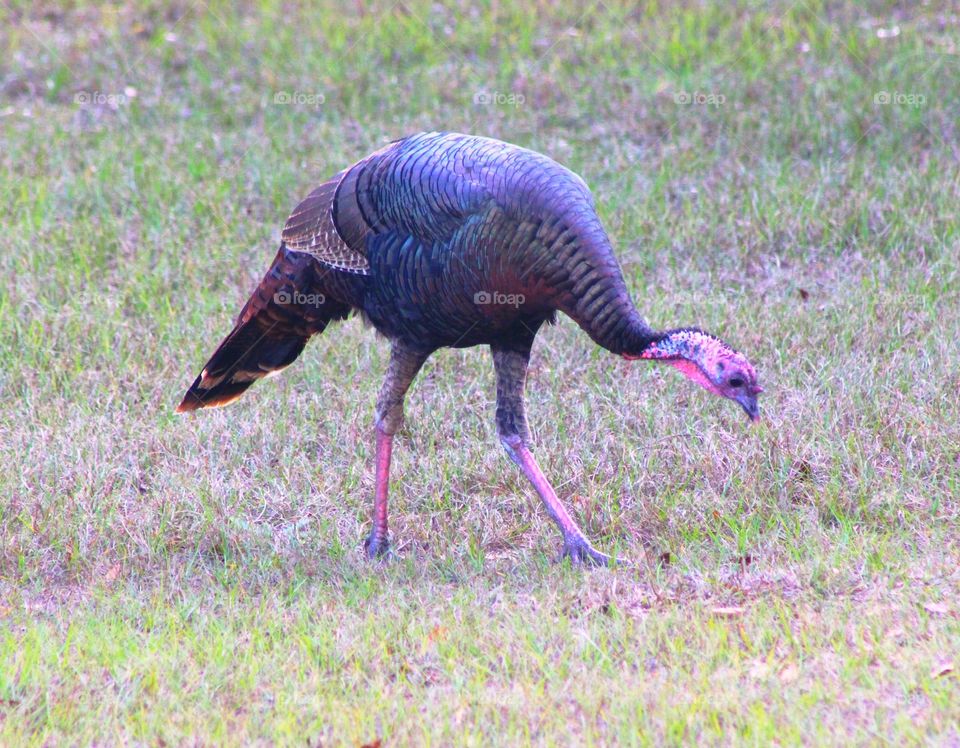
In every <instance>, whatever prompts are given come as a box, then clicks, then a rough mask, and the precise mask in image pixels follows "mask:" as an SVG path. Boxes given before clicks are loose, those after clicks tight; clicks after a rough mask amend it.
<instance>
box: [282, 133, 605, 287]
mask: <svg viewBox="0 0 960 748" xmlns="http://www.w3.org/2000/svg"><path fill="white" fill-rule="evenodd" d="M592 206H593V202H592V197H591V196H590V191H589V190H588V189H587V186H586V184H584V183H583V180H581V179H580V178H579V177H577V176H576V175H575V174H573V173H572V172H570V171H568V170H567V169H565V168H563V167H562V166H560V165H559V164H557V163H556V162H554V161H551V160H550V159H548V158H547V157H546V156H543V155H541V154H539V153H534V152H533V151H528V150H526V149H523V148H518V147H517V146H513V145H509V144H507V143H503V142H500V141H498V140H492V139H489V138H480V137H475V136H470V135H461V134H457V133H435V132H431V133H419V134H416V135H411V136H409V137H407V138H404V139H402V140H398V141H396V142H394V143H390V144H389V145H387V146H385V147H384V148H381V149H380V150H379V151H376V152H375V153H373V154H371V155H370V156H368V157H367V158H365V159H363V160H362V161H359V162H358V163H356V164H354V165H353V166H351V167H350V168H349V169H347V170H346V171H344V172H341V173H340V174H338V175H337V176H336V177H335V178H334V179H332V180H330V181H329V182H326V183H325V184H323V185H321V186H320V187H318V188H317V189H316V190H315V191H314V192H313V193H311V194H310V195H309V196H308V197H307V198H306V199H305V200H304V201H303V202H302V203H301V204H300V205H299V206H297V208H296V210H294V212H293V214H292V215H291V216H290V218H289V219H288V220H287V225H286V227H285V228H284V231H283V240H284V242H286V244H287V246H288V247H290V248H291V249H295V250H299V251H303V252H309V253H310V254H312V255H313V256H314V257H315V258H316V259H317V260H319V261H320V262H322V263H324V264H326V265H329V266H331V267H334V268H337V269H340V270H346V271H348V272H354V273H361V274H367V273H369V272H370V265H369V262H368V259H367V257H368V243H369V242H370V241H371V237H372V236H380V235H385V234H391V235H396V236H400V237H409V238H410V239H411V240H413V241H412V242H411V246H413V245H414V244H418V245H421V246H432V247H434V248H438V247H446V248H447V249H448V251H453V250H454V248H455V247H457V246H458V244H457V242H456V241H454V237H455V236H457V235H458V232H461V233H462V229H463V228H464V227H465V226H466V225H468V224H470V223H475V222H478V221H480V222H484V221H487V220H490V219H492V217H494V216H499V219H498V220H499V221H500V223H503V224H504V225H503V226H497V227H495V230H496V231H497V233H500V230H501V229H507V228H510V229H517V228H518V227H520V226H530V225H532V226H533V227H535V230H536V231H538V232H540V233H543V234H544V235H545V236H546V235H552V234H559V233H563V231H564V230H565V228H566V226H567V225H569V224H570V223H571V222H574V221H576V219H578V218H581V219H582V218H583V217H584V214H585V213H586V214H588V215H589V216H592V215H593V207H592ZM490 230H494V229H490Z"/></svg>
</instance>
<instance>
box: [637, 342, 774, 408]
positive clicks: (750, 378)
mask: <svg viewBox="0 0 960 748" xmlns="http://www.w3.org/2000/svg"><path fill="white" fill-rule="evenodd" d="M631 358H642V359H650V360H654V361H663V362H664V363H667V364H670V365H671V366H673V367H674V368H675V369H677V370H678V371H680V372H681V373H682V374H683V375H684V376H685V377H687V379H692V380H693V381H694V382H696V383H697V384H699V385H700V386H701V387H703V388H704V389H707V390H709V391H710V392H712V393H713V394H714V395H720V396H721V397H726V398H729V399H730V400H735V401H736V402H738V403H739V404H740V406H741V407H742V408H743V409H744V411H746V413H747V415H748V416H749V417H750V419H751V420H754V421H758V420H760V407H759V406H758V405H757V395H759V394H760V393H761V392H763V388H762V387H761V386H760V385H758V384H757V373H756V371H755V370H754V368H753V365H752V364H751V363H750V362H749V361H748V360H747V357H746V356H744V355H743V354H742V353H740V352H739V351H737V350H735V349H733V348H731V347H730V346H729V345H727V344H726V343H724V342H723V341H722V340H720V338H717V337H714V336H713V335H710V334H709V333H705V332H703V331H702V330H698V329H696V328H693V327H686V328H682V329H680V330H671V331H669V332H665V333H663V334H662V336H660V337H658V338H657V339H655V340H653V341H652V342H651V343H650V344H649V345H648V346H647V347H646V348H645V349H644V350H643V351H642V352H641V353H640V355H639V356H636V357H631Z"/></svg>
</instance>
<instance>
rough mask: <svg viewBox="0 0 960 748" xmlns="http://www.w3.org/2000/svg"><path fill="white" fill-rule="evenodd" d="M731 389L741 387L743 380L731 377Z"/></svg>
mask: <svg viewBox="0 0 960 748" xmlns="http://www.w3.org/2000/svg"><path fill="white" fill-rule="evenodd" d="M730 386H731V387H743V380H742V379H741V378H740V377H733V378H732V379H731V380H730Z"/></svg>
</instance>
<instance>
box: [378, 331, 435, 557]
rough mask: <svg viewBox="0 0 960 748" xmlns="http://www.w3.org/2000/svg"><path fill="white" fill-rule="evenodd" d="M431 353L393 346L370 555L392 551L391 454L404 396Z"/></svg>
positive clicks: (381, 407)
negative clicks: (389, 508) (389, 507)
mask: <svg viewBox="0 0 960 748" xmlns="http://www.w3.org/2000/svg"><path fill="white" fill-rule="evenodd" d="M429 355H430V354H429V353H423V352H422V351H417V350H414V349H412V348H409V347H407V346H405V345H403V344H402V343H394V344H393V347H392V348H391V349H390V364H389V365H388V367H387V375H386V377H384V380H383V386H382V387H381V388H380V395H379V396H378V397H377V419H376V426H375V432H376V445H377V458H376V460H377V462H376V478H375V488H374V494H373V528H372V529H371V530H370V534H369V535H368V536H367V538H366V540H365V541H364V543H363V547H364V550H365V551H366V553H367V557H368V558H377V557H378V556H384V555H386V554H387V553H388V552H389V550H390V541H389V534H388V532H387V493H388V487H389V483H390V456H391V454H392V452H393V435H394V434H395V433H396V432H397V429H399V428H400V425H401V424H402V423H403V399H404V397H405V396H406V394H407V390H408V389H410V385H411V383H412V382H413V379H414V377H416V376H417V372H418V371H420V367H421V366H423V362H424V361H426V360H427V356H429Z"/></svg>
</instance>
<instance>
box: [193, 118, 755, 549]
mask: <svg viewBox="0 0 960 748" xmlns="http://www.w3.org/2000/svg"><path fill="white" fill-rule="evenodd" d="M351 311H359V312H360V313H361V314H362V315H363V316H364V317H366V318H367V319H368V320H369V321H370V322H371V323H372V324H373V326H374V327H375V328H376V329H377V330H379V331H380V332H381V333H383V334H384V335H385V336H386V337H387V338H389V340H390V341H391V344H392V348H391V354H390V363H389V365H388V369H387V374H386V378H385V380H384V382H383V386H382V388H381V390H380V395H379V397H378V398H377V406H376V421H375V434H376V488H375V496H374V508H373V528H372V530H371V531H370V534H369V536H368V537H367V539H366V541H365V543H364V547H365V549H366V552H367V555H368V556H369V557H371V558H374V557H377V556H380V555H382V554H384V553H385V552H387V550H388V536H387V485H388V477H389V470H390V454H391V446H392V442H393V435H394V434H395V433H396V431H397V429H398V428H399V427H400V424H401V422H402V420H403V401H404V396H405V395H406V392H407V389H408V388H409V387H410V384H411V383H412V381H413V379H414V377H415V376H416V375H417V372H418V371H419V370H420V367H421V366H423V363H424V361H426V360H427V358H428V357H429V356H430V354H431V353H433V352H434V351H435V350H437V349H438V348H442V347H444V346H450V347H454V348H464V347H467V346H474V345H489V346H490V350H491V352H492V354H493V363H494V367H495V370H496V378H497V411H496V422H497V430H498V432H499V436H500V441H501V442H502V444H503V446H504V448H505V449H506V451H507V454H508V455H509V456H510V457H511V459H512V460H513V461H514V462H515V463H517V465H519V466H520V468H521V470H522V471H523V472H524V474H525V475H526V477H527V478H528V479H529V480H530V482H531V483H532V484H533V487H534V488H535V489H536V491H537V493H538V494H539V495H540V498H541V499H542V500H543V503H544V505H545V507H546V510H547V512H548V513H549V515H550V516H551V517H552V518H553V520H554V522H556V523H557V525H558V526H559V528H560V530H561V532H562V533H563V552H562V555H563V556H567V557H569V558H570V559H571V561H572V562H574V563H579V562H588V563H593V564H607V563H608V562H609V560H610V559H609V557H607V556H606V555H604V554H602V553H600V552H598V551H596V550H594V548H593V547H592V546H591V545H590V543H589V541H588V540H587V539H586V537H585V536H584V534H583V533H582V532H581V531H580V528H579V527H577V524H576V523H575V522H574V520H573V518H572V517H571V516H570V515H569V514H568V513H567V511H566V509H564V507H563V505H562V504H561V503H560V501H559V500H558V498H557V495H556V493H555V492H554V490H553V488H552V487H551V486H550V483H549V482H548V481H547V479H546V478H545V477H544V475H543V473H542V472H541V471H540V468H539V466H538V465H537V462H536V460H535V459H534V457H533V454H532V453H531V451H530V433H529V431H528V429H527V419H526V416H525V414H524V407H523V388H524V380H525V378H526V372H527V364H528V361H529V357H530V349H531V346H532V344H533V339H534V337H535V336H536V334H537V331H538V330H539V329H540V327H541V325H543V323H544V322H553V321H554V319H555V315H556V313H557V312H558V311H560V312H563V313H564V314H566V315H567V316H569V317H571V318H572V319H573V320H575V321H576V322H577V324H579V325H580V327H581V328H583V330H584V331H585V332H586V333H587V334H588V335H589V336H590V337H591V338H593V340H594V341H595V342H596V343H597V344H598V345H600V346H603V347H604V348H606V349H607V350H608V351H610V352H611V353H614V354H616V355H619V356H622V357H624V358H626V359H650V360H655V361H663V362H665V363H668V364H670V365H672V366H674V367H676V368H677V369H679V370H680V371H681V372H682V373H683V374H684V375H685V376H687V377H688V378H690V379H692V380H693V381H695V382H697V383H698V384H700V385H702V386H703V387H705V388H706V389H708V390H710V391H711V392H713V393H714V394H717V395H721V396H723V397H727V398H730V399H731V400H735V401H736V402H738V403H739V404H740V405H741V406H742V407H743V409H744V410H745V411H746V413H747V415H748V416H749V417H750V418H751V419H757V418H758V417H759V412H758V408H757V395H758V393H760V392H761V391H762V390H761V388H760V387H759V386H758V385H757V377H756V374H755V372H754V368H753V366H751V364H750V363H749V361H747V359H746V358H745V357H744V356H743V355H742V354H741V353H738V352H737V351H735V350H734V349H733V348H731V347H730V346H728V345H727V344H726V343H724V342H723V341H721V340H720V339H719V338H716V337H714V336H712V335H709V334H707V333H705V332H702V331H701V330H698V329H696V328H692V327H685V328H680V329H675V330H669V331H665V332H658V331H656V330H653V329H651V328H650V327H648V326H647V323H646V322H645V321H644V320H643V318H642V317H641V315H640V313H639V312H638V311H637V309H636V307H635V306H634V305H633V302H632V301H631V300H630V295H629V293H628V292H627V288H626V285H625V284H624V280H623V275H622V273H621V271H620V267H619V265H618V264H617V260H616V258H615V257H614V254H613V250H612V248H611V246H610V241H609V240H608V238H607V235H606V233H604V230H603V227H602V226H601V225H600V220H599V219H598V218H597V214H596V212H595V210H594V204H593V199H592V197H591V195H590V191H589V189H588V188H587V185H586V184H585V183H584V182H583V180H582V179H580V177H578V176H577V175H576V174H574V173H572V172H571V171H569V170H567V169H566V168H564V167H562V166H560V165H559V164H557V163H556V162H554V161H552V160H551V159H549V158H547V157H546V156H543V155H541V154H539V153H535V152H533V151H529V150H526V149H524V148H519V147H517V146H514V145H510V144H507V143H503V142H500V141H497V140H491V139H489V138H481V137H475V136H471V135H460V134H456V133H433V132H431V133H419V134H416V135H411V136H409V137H407V138H404V139H402V140H398V141H396V142H393V143H391V144H389V145H387V146H386V147H384V148H381V149H380V150H378V151H376V152H375V153H373V154H371V155H370V156H368V157H367V158H365V159H363V160H362V161H359V162H358V163H356V164H355V165H353V166H351V167H350V168H348V169H346V170H345V171H342V172H340V173H339V174H337V175H336V176H334V177H333V178H332V179H331V180H330V181H328V182H325V183H324V184H322V185H321V186H320V187H318V188H317V189H316V190H314V191H313V192H312V193H310V195H309V196H308V197H307V198H306V199H305V200H304V201H303V202H301V203H300V205H298V206H297V208H296V209H295V210H294V211H293V214H292V215H291V216H290V218H289V219H287V223H286V226H285V227H284V229H283V235H282V242H281V244H280V251H279V252H278V253H277V256H276V258H275V259H274V261H273V266H272V267H271V268H270V270H269V271H268V272H267V274H266V276H265V277H264V279H263V280H262V281H261V282H260V285H259V287H258V288H257V289H256V291H254V293H253V296H251V297H250V300H249V301H248V302H247V303H246V305H245V306H244V307H243V310H242V311H241V312H240V316H239V318H238V319H237V323H236V327H234V329H233V332H231V333H230V334H229V335H228V336H227V338H226V339H225V340H224V341H223V342H222V343H221V344H220V347H219V348H217V350H216V352H215V353H214V354H213V356H212V357H211V358H210V360H209V361H208V362H207V364H206V366H205V367H204V368H203V371H202V372H201V374H200V376H199V377H197V379H196V381H195V382H194V383H193V385H191V387H190V389H189V391H188V392H187V394H186V396H185V397H184V398H183V402H181V403H180V406H179V407H178V408H177V410H178V411H188V410H197V409H199V408H205V407H211V406H216V405H226V404H227V403H230V402H233V401H234V400H236V399H237V398H238V397H240V395H242V394H243V392H244V391H245V390H246V389H247V388H248V387H249V386H250V385H251V384H253V382H255V381H256V380H258V379H261V378H263V377H266V376H270V375H272V374H275V373H277V372H279V371H280V370H281V369H283V368H284V367H286V366H288V365H289V364H291V363H292V362H293V360H294V359H295V358H296V357H297V356H299V355H300V352H301V351H302V350H303V347H304V345H305V344H306V342H307V340H308V339H309V338H310V337H311V336H312V335H317V334H319V333H321V332H323V331H324V329H326V327H327V325H328V324H330V322H332V321H335V320H342V319H344V318H346V317H347V315H348V314H349V313H350V312H351Z"/></svg>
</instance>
